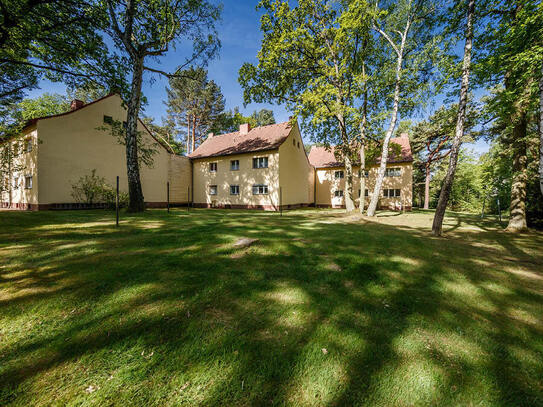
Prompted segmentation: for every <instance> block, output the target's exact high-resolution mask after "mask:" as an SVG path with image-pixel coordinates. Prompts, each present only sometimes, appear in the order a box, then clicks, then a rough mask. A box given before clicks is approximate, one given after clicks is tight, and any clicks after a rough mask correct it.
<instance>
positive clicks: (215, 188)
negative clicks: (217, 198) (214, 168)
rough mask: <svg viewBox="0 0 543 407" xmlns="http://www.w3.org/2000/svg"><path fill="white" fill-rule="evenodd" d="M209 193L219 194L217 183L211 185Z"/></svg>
mask: <svg viewBox="0 0 543 407" xmlns="http://www.w3.org/2000/svg"><path fill="white" fill-rule="evenodd" d="M209 195H217V185H210V186H209Z"/></svg>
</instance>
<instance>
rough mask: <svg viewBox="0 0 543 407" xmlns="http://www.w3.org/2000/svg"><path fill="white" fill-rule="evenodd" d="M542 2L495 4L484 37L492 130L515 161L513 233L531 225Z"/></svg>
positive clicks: (482, 72)
mask: <svg viewBox="0 0 543 407" xmlns="http://www.w3.org/2000/svg"><path fill="white" fill-rule="evenodd" d="M542 7H543V6H542V5H541V3H540V2H536V1H533V0H516V1H500V2H493V3H492V5H491V7H488V12H487V14H486V15H485V19H484V21H485V22H486V26H485V27H484V30H482V34H481V35H479V36H478V37H479V38H478V40H479V43H480V48H481V52H479V55H480V56H479V57H478V58H477V59H476V61H475V62H476V63H475V68H476V73H477V75H476V78H477V79H478V81H479V83H482V84H485V85H488V86H489V87H490V90H491V98H489V100H488V103H487V109H488V110H489V111H490V112H492V117H491V118H492V119H493V122H492V128H493V133H494V134H495V137H496V138H497V139H498V140H500V142H501V143H502V144H503V145H504V147H505V148H506V149H507V150H508V151H509V152H510V154H511V157H512V168H513V182H512V184H511V204H510V217H509V223H508V226H507V229H506V230H507V231H510V232H519V231H522V230H524V229H525V228H526V227H527V215H526V202H527V193H528V192H527V188H528V185H529V184H530V179H529V176H528V172H529V166H530V158H531V154H530V151H529V150H530V136H529V134H528V133H529V132H528V130H529V125H530V121H531V115H532V112H533V111H534V110H535V109H536V108H537V105H538V100H539V96H540V95H539V89H538V78H539V77H540V75H541V65H542V64H543V46H542V38H543V9H542Z"/></svg>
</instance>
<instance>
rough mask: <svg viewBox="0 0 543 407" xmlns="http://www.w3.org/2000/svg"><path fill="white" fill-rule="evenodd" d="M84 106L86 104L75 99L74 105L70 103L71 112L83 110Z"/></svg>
mask: <svg viewBox="0 0 543 407" xmlns="http://www.w3.org/2000/svg"><path fill="white" fill-rule="evenodd" d="M84 104H85V102H83V101H82V100H78V99H74V100H72V103H70V110H71V111H74V110H77V109H81V108H82V107H83V105H84Z"/></svg>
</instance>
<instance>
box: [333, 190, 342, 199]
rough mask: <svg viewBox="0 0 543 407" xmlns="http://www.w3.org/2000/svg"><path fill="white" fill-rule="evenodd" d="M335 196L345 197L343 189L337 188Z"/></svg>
mask: <svg viewBox="0 0 543 407" xmlns="http://www.w3.org/2000/svg"><path fill="white" fill-rule="evenodd" d="M334 198H343V190H342V189H336V190H335V191H334Z"/></svg>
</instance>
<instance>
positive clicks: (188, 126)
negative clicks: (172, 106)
mask: <svg viewBox="0 0 543 407" xmlns="http://www.w3.org/2000/svg"><path fill="white" fill-rule="evenodd" d="M186 144H187V154H190V116H189V115H188V113H187V140H186Z"/></svg>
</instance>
